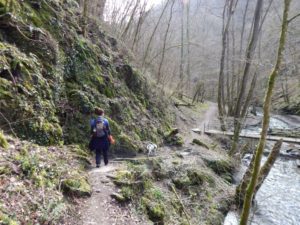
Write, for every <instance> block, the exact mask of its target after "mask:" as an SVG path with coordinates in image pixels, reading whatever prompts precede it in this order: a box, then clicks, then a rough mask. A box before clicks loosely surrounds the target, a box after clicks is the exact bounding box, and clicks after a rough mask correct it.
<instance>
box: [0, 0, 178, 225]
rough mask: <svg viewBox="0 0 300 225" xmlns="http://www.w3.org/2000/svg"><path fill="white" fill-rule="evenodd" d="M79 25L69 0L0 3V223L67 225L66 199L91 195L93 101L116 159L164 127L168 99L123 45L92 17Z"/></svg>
mask: <svg viewBox="0 0 300 225" xmlns="http://www.w3.org/2000/svg"><path fill="white" fill-rule="evenodd" d="M81 23H82V21H81V17H80V13H79V6H78V4H77V2H76V1H73V0H66V1H58V0H47V1H46V0H42V1H30V0H25V1H19V0H0V197H1V198H0V223H1V224H75V222H76V221H73V219H74V218H76V219H77V217H74V214H75V213H76V212H74V204H69V203H70V202H71V203H76V202H77V200H76V198H77V197H82V196H88V195H90V194H91V187H90V185H89V183H88V182H87V174H86V171H85V168H89V167H90V161H89V154H88V153H87V152H86V151H87V150H86V145H87V143H88V141H89V121H90V119H91V117H92V116H93V110H94V108H95V107H101V108H103V109H104V110H105V112H106V115H107V117H108V119H109V120H110V124H111V130H112V133H113V135H114V137H115V139H116V144H115V145H114V146H113V148H112V151H111V152H112V153H113V154H116V155H126V156H134V155H136V154H137V152H138V151H143V150H144V149H143V145H142V143H143V141H154V142H156V143H159V142H160V141H161V139H162V138H161V137H163V134H164V133H165V132H166V131H167V130H168V129H169V128H170V125H169V124H171V122H172V117H173V116H172V114H170V113H169V112H168V102H167V101H166V100H164V99H163V97H161V96H160V93H159V91H158V90H157V89H155V88H153V86H152V85H151V84H149V82H148V81H147V80H146V79H145V78H144V77H143V75H142V74H140V72H139V71H138V70H136V69H134V68H133V67H132V66H131V65H130V63H129V62H128V60H127V57H126V51H125V50H124V49H121V48H120V47H119V46H118V43H117V41H116V40H115V39H114V38H112V37H109V36H107V35H106V34H105V33H104V32H103V31H102V29H101V26H100V25H99V24H98V23H97V22H95V21H93V20H89V26H88V32H87V37H83V36H82V29H81V26H80V24H81ZM122 52H123V53H122ZM2 131H4V134H5V135H3V134H2ZM74 144H78V145H74Z"/></svg>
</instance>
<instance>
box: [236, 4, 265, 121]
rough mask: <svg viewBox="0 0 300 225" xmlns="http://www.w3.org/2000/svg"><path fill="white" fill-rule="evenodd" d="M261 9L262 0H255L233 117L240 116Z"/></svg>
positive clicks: (256, 38)
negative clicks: (251, 25) (250, 30)
mask: <svg viewBox="0 0 300 225" xmlns="http://www.w3.org/2000/svg"><path fill="white" fill-rule="evenodd" d="M262 8H263V0H257V4H256V8H255V14H254V24H253V32H252V36H251V40H250V43H249V45H248V48H247V51H246V63H245V68H244V72H243V78H242V82H241V85H240V90H239V95H238V99H237V104H236V108H235V117H236V118H240V115H241V108H242V103H243V101H244V97H245V93H246V91H245V90H246V88H247V82H248V78H249V73H250V67H251V64H252V58H253V56H254V52H255V48H256V44H257V40H258V36H259V27H260V19H261V13H262Z"/></svg>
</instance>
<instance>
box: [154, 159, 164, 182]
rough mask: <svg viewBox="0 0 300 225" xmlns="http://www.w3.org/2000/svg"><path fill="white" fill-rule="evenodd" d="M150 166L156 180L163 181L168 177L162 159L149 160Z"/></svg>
mask: <svg viewBox="0 0 300 225" xmlns="http://www.w3.org/2000/svg"><path fill="white" fill-rule="evenodd" d="M151 164H152V174H153V176H154V177H155V178H156V179H157V180H160V179H165V178H167V177H168V172H167V170H166V169H165V167H164V162H163V161H162V159H153V160H151Z"/></svg>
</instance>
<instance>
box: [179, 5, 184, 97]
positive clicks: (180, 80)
mask: <svg viewBox="0 0 300 225" xmlns="http://www.w3.org/2000/svg"><path fill="white" fill-rule="evenodd" d="M184 11H185V4H184V2H182V14H181V46H180V68H179V85H178V89H179V96H178V97H179V98H182V91H183V90H182V87H183V78H184V65H185V61H184Z"/></svg>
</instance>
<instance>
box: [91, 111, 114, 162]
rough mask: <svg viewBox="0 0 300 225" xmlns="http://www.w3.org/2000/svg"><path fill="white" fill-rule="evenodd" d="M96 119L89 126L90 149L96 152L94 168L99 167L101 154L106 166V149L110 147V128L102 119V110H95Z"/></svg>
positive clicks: (104, 119) (105, 120)
mask: <svg viewBox="0 0 300 225" xmlns="http://www.w3.org/2000/svg"><path fill="white" fill-rule="evenodd" d="M95 114H96V115H97V117H96V118H94V119H92V120H91V121H90V125H91V142H90V145H89V147H90V149H91V150H95V151H96V167H97V168H99V167H100V162H101V154H103V158H104V164H105V165H107V164H108V149H109V146H110V143H109V135H110V128H109V122H108V120H107V119H106V118H104V110H103V109H100V108H95Z"/></svg>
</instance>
